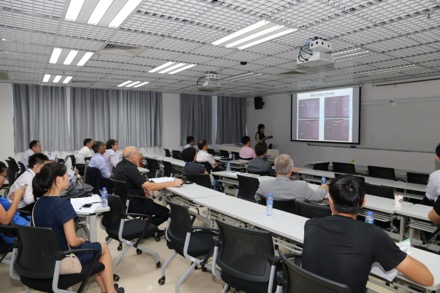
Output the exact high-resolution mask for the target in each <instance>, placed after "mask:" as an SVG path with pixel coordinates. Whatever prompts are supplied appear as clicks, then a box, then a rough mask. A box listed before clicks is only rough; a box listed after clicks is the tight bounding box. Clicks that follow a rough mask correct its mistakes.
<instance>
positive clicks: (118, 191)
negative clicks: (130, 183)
mask: <svg viewBox="0 0 440 293" xmlns="http://www.w3.org/2000/svg"><path fill="white" fill-rule="evenodd" d="M111 181H112V183H113V194H114V195H116V196H119V198H120V200H121V201H122V203H123V204H124V205H125V204H126V202H127V200H128V199H129V198H128V196H129V194H128V187H127V183H126V182H125V181H121V180H116V179H111Z"/></svg>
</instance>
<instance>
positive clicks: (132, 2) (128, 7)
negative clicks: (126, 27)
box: [108, 0, 142, 28]
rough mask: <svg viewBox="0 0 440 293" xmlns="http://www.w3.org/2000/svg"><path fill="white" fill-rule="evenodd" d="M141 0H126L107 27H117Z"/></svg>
mask: <svg viewBox="0 0 440 293" xmlns="http://www.w3.org/2000/svg"><path fill="white" fill-rule="evenodd" d="M141 1H142V0H128V1H127V3H125V5H124V7H122V9H121V10H120V11H119V13H118V14H117V15H116V16H115V18H113V20H112V21H111V22H110V24H109V25H108V27H111V28H117V27H118V26H120V25H121V23H122V22H123V21H124V20H125V19H126V18H127V17H128V16H129V15H130V13H132V12H133V10H134V9H135V8H136V7H137V6H138V5H139V3H141Z"/></svg>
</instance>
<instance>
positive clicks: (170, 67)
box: [148, 61, 197, 74]
mask: <svg viewBox="0 0 440 293" xmlns="http://www.w3.org/2000/svg"><path fill="white" fill-rule="evenodd" d="M196 65H197V64H187V63H177V62H172V61H169V62H167V63H165V64H162V65H160V66H158V67H156V68H153V69H151V70H150V71H148V72H150V73H154V72H158V73H160V74H164V73H168V74H175V73H177V72H180V71H183V70H186V69H188V68H191V67H194V66H196Z"/></svg>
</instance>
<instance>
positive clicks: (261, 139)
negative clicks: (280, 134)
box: [255, 124, 273, 143]
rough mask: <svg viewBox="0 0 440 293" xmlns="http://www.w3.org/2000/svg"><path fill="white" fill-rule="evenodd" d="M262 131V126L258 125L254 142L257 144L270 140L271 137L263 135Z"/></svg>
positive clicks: (263, 127) (263, 128)
mask: <svg viewBox="0 0 440 293" xmlns="http://www.w3.org/2000/svg"><path fill="white" fill-rule="evenodd" d="M264 130H265V126H264V124H258V131H257V133H255V140H256V141H257V143H266V139H270V138H272V137H273V136H272V135H269V136H266V135H265V134H264Z"/></svg>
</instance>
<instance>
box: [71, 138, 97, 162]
mask: <svg viewBox="0 0 440 293" xmlns="http://www.w3.org/2000/svg"><path fill="white" fill-rule="evenodd" d="M83 143H84V146H83V147H82V149H80V150H79V151H78V153H77V154H76V156H75V159H76V163H77V164H85V163H86V162H85V158H88V157H93V155H94V154H95V153H94V152H93V151H92V146H93V139H91V138H86V139H84V142H83Z"/></svg>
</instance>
